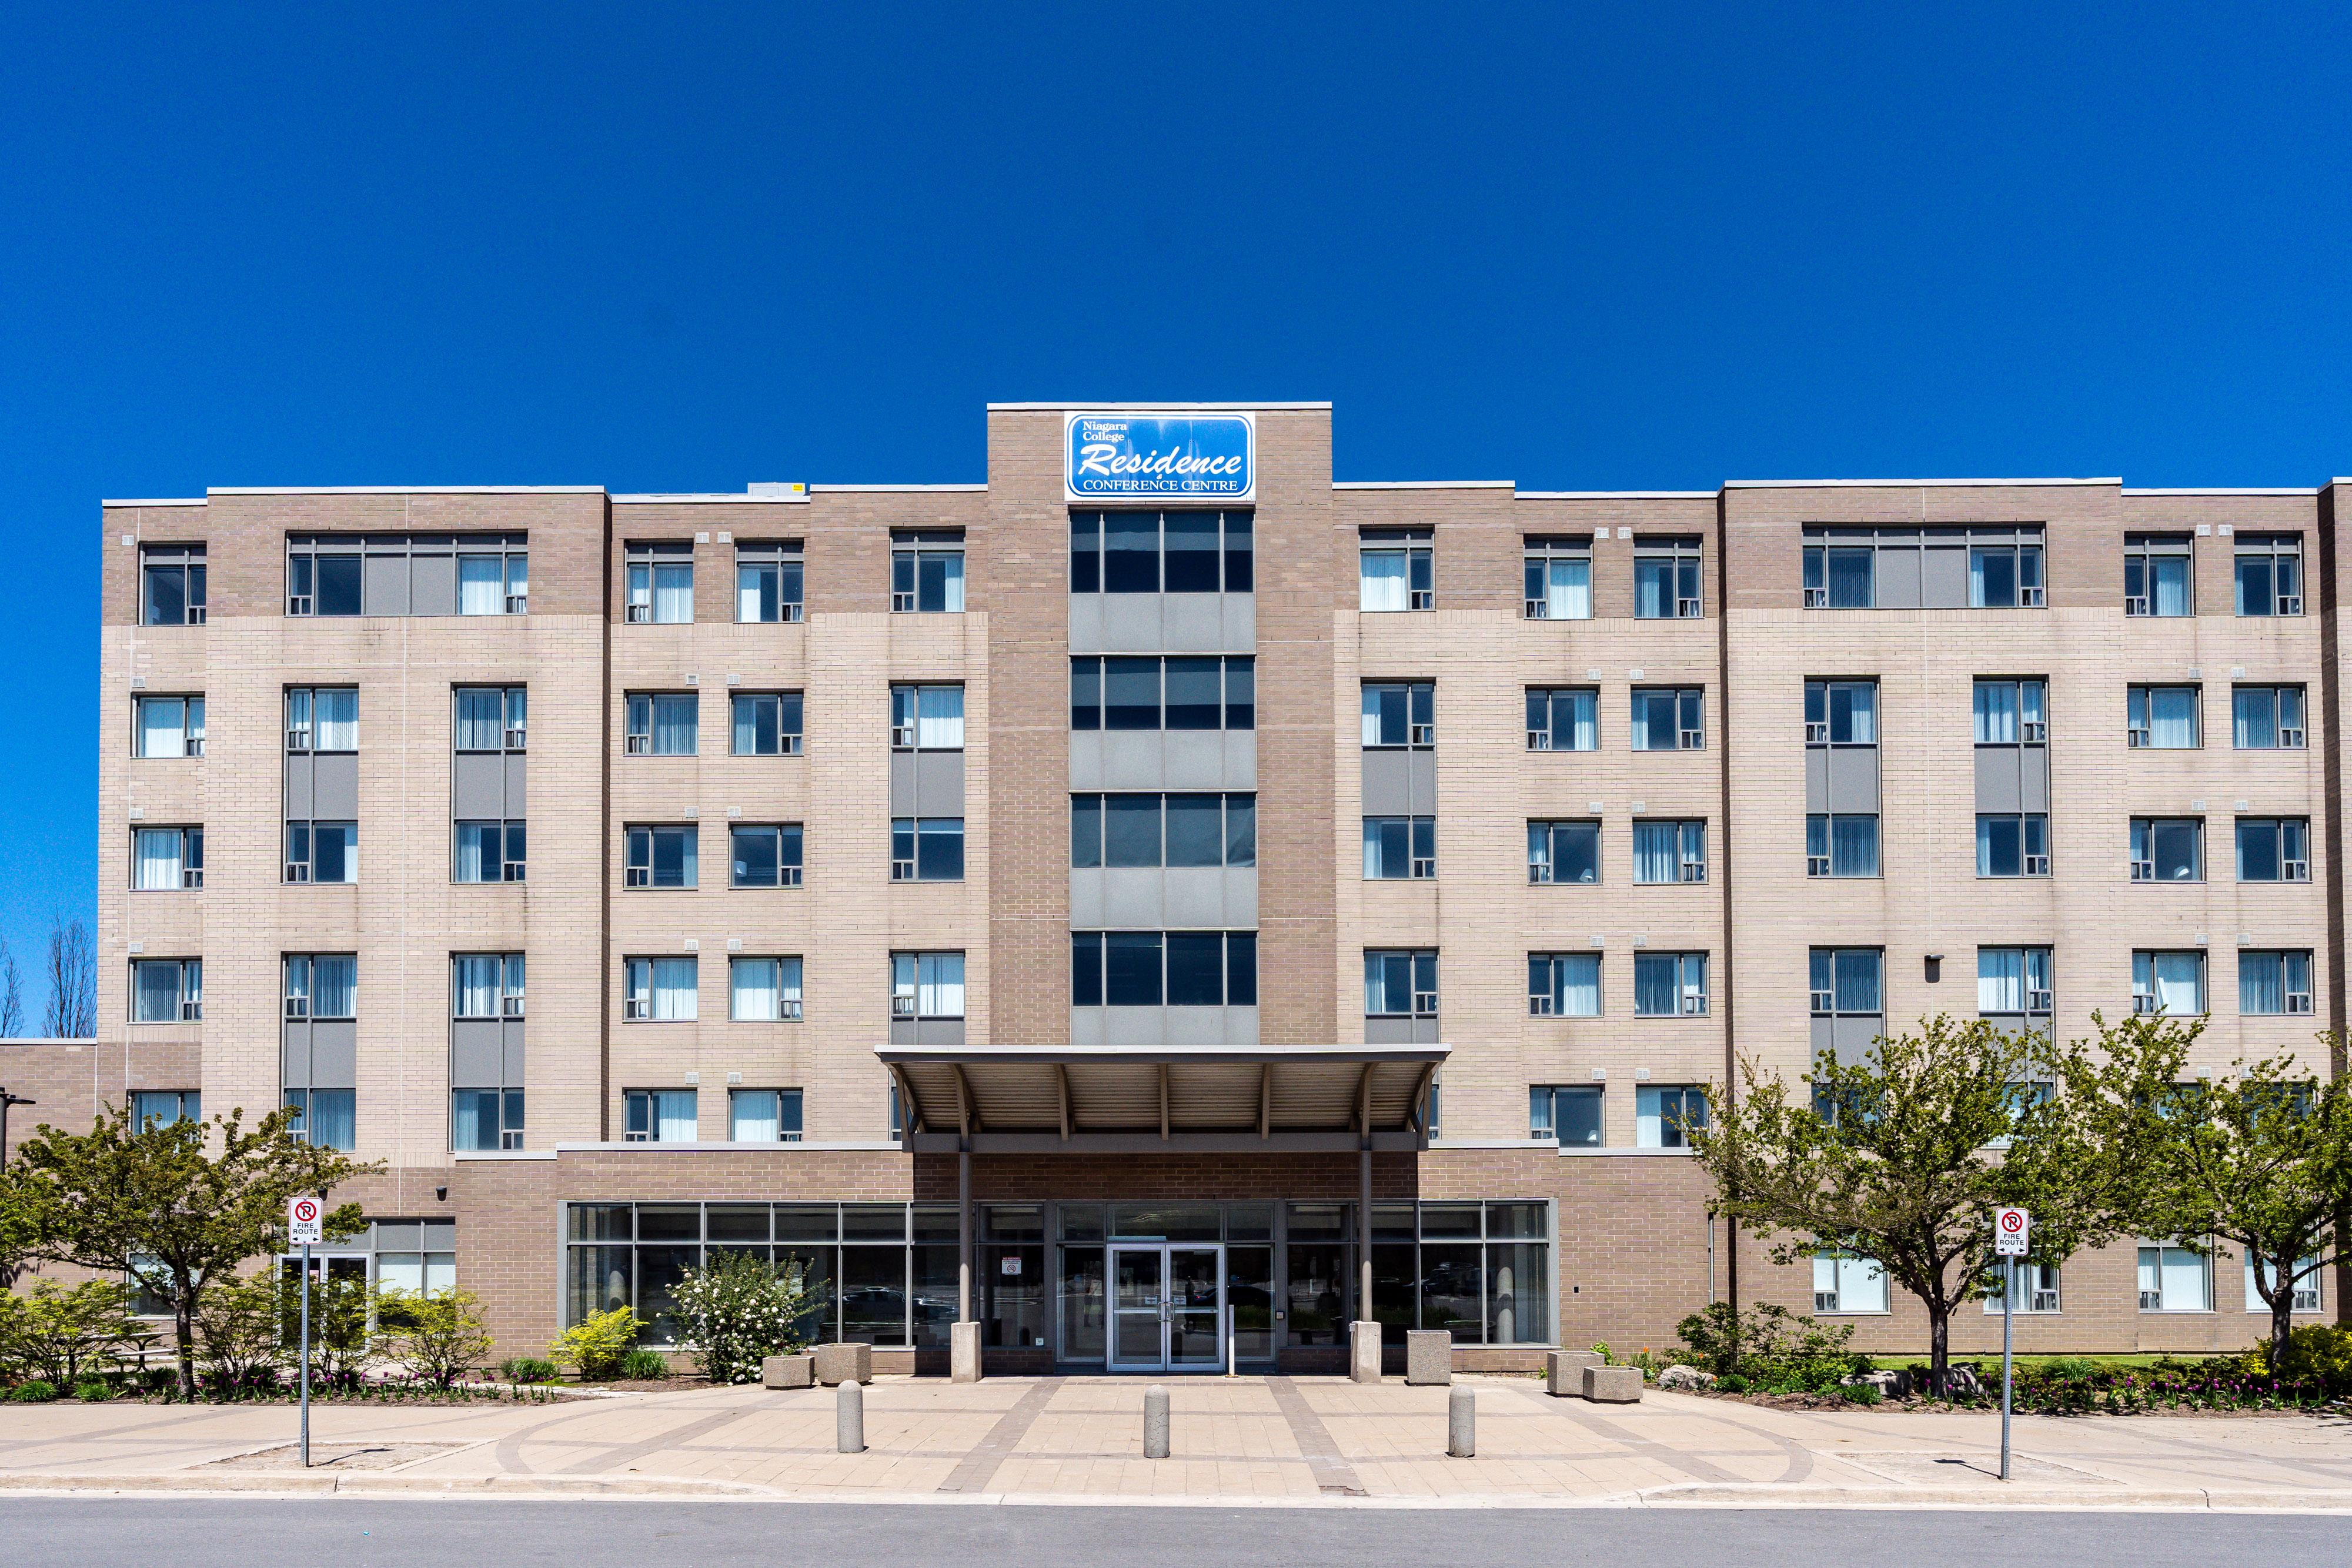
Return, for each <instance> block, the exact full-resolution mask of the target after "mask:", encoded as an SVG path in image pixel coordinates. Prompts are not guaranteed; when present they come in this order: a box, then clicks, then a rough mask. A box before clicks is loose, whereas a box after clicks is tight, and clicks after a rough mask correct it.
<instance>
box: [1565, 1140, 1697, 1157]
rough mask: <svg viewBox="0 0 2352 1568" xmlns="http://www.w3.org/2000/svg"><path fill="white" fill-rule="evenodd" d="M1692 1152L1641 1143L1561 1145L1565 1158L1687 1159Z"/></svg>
mask: <svg viewBox="0 0 2352 1568" xmlns="http://www.w3.org/2000/svg"><path fill="white" fill-rule="evenodd" d="M1547 1141H1549V1140H1547ZM1692 1152H1693V1151H1691V1150H1689V1149H1654V1148H1650V1147H1648V1146H1646V1145H1641V1144H1632V1145H1626V1144H1618V1145H1607V1144H1604V1145H1601V1146H1600V1147H1599V1148H1595V1147H1593V1146H1592V1145H1590V1144H1563V1145H1559V1153H1560V1157H1561V1158H1563V1159H1568V1158H1579V1159H1594V1158H1598V1157H1600V1156H1601V1155H1636V1156H1639V1157H1640V1158H1643V1159H1651V1158H1655V1157H1659V1156H1664V1157H1665V1158H1668V1159H1678V1160H1686V1159H1688V1158H1690V1157H1691V1155H1692Z"/></svg>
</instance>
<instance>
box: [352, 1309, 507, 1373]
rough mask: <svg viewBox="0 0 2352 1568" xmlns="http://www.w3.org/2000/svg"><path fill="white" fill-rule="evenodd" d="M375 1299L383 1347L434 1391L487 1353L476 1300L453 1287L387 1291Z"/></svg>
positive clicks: (485, 1331) (485, 1332)
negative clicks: (424, 1293) (418, 1293)
mask: <svg viewBox="0 0 2352 1568" xmlns="http://www.w3.org/2000/svg"><path fill="white" fill-rule="evenodd" d="M380 1300H381V1302H382V1306H381V1308H380V1310H379V1312H378V1314H377V1321H378V1322H380V1323H382V1324H383V1325H384V1328H385V1330H386V1333H385V1334H384V1344H385V1347H386V1348H387V1349H388V1350H390V1351H391V1353H392V1354H394V1355H395V1356H397V1357H399V1358H400V1359H401V1360H402V1361H404V1362H406V1363H407V1364H408V1370H409V1373H410V1374H411V1375H413V1376H415V1377H418V1378H421V1379H423V1380H424V1381H425V1382H426V1383H429V1384H431V1385H433V1386H434V1387H436V1388H446V1387H448V1386H449V1385H451V1384H453V1383H455V1382H457V1380H458V1379H459V1378H461V1377H463V1376H465V1375H466V1374H467V1373H469V1372H471V1371H473V1370H474V1368H475V1367H477V1366H478V1365H480V1364H481V1362H482V1358H483V1357H484V1356H486V1355H488V1354H490V1335H489V1331H488V1329H486V1328H484V1327H483V1326H482V1314H481V1312H480V1307H481V1304H482V1302H481V1298H480V1297H478V1296H477V1295H475V1294H474V1292H473V1291H460V1290H454V1289H453V1290H446V1291H438V1292H436V1293H435V1294H433V1295H429V1296H411V1295H409V1294H407V1293H406V1292H405V1291H385V1292H384V1293H383V1296H382V1297H381V1298H380Z"/></svg>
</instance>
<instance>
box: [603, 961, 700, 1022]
mask: <svg viewBox="0 0 2352 1568" xmlns="http://www.w3.org/2000/svg"><path fill="white" fill-rule="evenodd" d="M622 973H623V977H624V980H625V990H626V998H625V999H626V1001H627V1007H626V1009H625V1012H626V1016H627V1017H628V1018H629V1019H632V1020H633V1021H636V1022H648V1021H650V1022H653V1023H691V1022H692V1021H694V1020H695V1019H698V1018H699V1017H701V1016H702V1009H701V1005H700V1002H699V1000H698V988H699V985H700V980H699V977H698V961H697V960H696V959H695V958H694V957H692V956H687V957H683V958H627V959H624V960H623V961H622Z"/></svg>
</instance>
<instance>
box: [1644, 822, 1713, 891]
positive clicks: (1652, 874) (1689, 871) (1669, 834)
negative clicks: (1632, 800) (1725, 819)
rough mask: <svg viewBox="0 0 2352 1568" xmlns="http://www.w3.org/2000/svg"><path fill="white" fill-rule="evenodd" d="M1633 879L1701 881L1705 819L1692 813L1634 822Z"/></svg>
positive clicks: (1704, 857) (1704, 862)
mask: <svg viewBox="0 0 2352 1568" xmlns="http://www.w3.org/2000/svg"><path fill="white" fill-rule="evenodd" d="M1633 880H1634V881H1635V882H1637V883H1670V882H1705V881H1706V822H1705V821H1701V820H1700V819H1698V818H1696V817H1692V818H1687V819H1685V820H1682V821H1643V822H1635V823H1634V824H1633Z"/></svg>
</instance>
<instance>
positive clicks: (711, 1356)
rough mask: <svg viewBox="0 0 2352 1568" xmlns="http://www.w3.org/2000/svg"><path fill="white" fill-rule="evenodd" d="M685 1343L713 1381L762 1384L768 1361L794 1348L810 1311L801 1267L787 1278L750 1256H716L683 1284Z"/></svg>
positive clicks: (679, 1289)
mask: <svg viewBox="0 0 2352 1568" xmlns="http://www.w3.org/2000/svg"><path fill="white" fill-rule="evenodd" d="M808 1305H809V1302H808V1292H807V1291H806V1290H804V1289H803V1286H802V1283H801V1275H800V1270H798V1269H793V1270H788V1271H787V1272H786V1273H785V1274H784V1275H783V1276H782V1277H781V1278H780V1277H779V1276H778V1275H777V1273H776V1270H775V1268H774V1266H773V1265H772V1264H771V1263H769V1261H768V1260H766V1259H764V1258H761V1257H758V1256H755V1255H753V1254H751V1253H749V1252H714V1253H712V1254H711V1257H710V1261H709V1262H708V1263H706V1264H705V1265H703V1267H701V1268H699V1269H689V1270H687V1272H686V1277H685V1278H684V1279H682V1280H680V1281H678V1283H677V1311H678V1317H679V1319H680V1320H681V1322H682V1324H683V1329H684V1332H683V1333H681V1334H680V1336H679V1337H680V1339H681V1340H682V1341H683V1342H684V1343H685V1344H686V1345H687V1347H688V1348H689V1349H690V1350H692V1351H693V1352H694V1353H695V1354H696V1358H697V1359H698V1360H699V1361H700V1362H701V1364H702V1371H703V1375H705V1376H707V1377H709V1379H710V1381H711V1382H713V1383H753V1382H757V1381H758V1380H759V1376H760V1363H761V1359H762V1358H763V1357H766V1356H771V1355H776V1354H782V1352H785V1351H788V1350H791V1349H793V1348H794V1347H795V1346H796V1345H797V1344H798V1343H799V1335H798V1333H797V1332H796V1330H795V1327H794V1320H795V1319H797V1318H799V1317H800V1316H801V1314H802V1313H803V1312H806V1311H807V1310H808Z"/></svg>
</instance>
